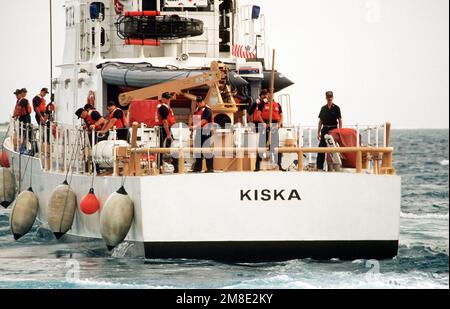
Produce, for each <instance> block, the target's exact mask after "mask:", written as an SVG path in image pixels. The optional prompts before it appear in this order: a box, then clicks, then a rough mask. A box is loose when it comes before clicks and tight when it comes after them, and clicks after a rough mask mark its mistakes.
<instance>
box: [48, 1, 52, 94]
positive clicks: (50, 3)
mask: <svg viewBox="0 0 450 309" xmlns="http://www.w3.org/2000/svg"><path fill="white" fill-rule="evenodd" d="M49 9H50V23H49V24H50V101H51V100H52V97H53V84H52V83H53V10H52V0H49Z"/></svg>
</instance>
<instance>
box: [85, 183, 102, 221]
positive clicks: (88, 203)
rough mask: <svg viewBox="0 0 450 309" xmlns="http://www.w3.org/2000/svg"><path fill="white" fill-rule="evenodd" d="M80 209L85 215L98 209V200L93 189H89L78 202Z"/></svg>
mask: <svg viewBox="0 0 450 309" xmlns="http://www.w3.org/2000/svg"><path fill="white" fill-rule="evenodd" d="M80 209H81V211H82V212H83V213H84V214H86V215H93V214H95V213H96V212H97V211H98V210H99V209H100V202H99V201H98V199H97V197H96V196H95V193H94V189H91V190H90V191H89V193H88V194H87V195H86V196H85V197H83V199H82V200H81V203H80Z"/></svg>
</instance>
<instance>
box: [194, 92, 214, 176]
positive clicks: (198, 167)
mask: <svg viewBox="0 0 450 309" xmlns="http://www.w3.org/2000/svg"><path fill="white" fill-rule="evenodd" d="M213 123H214V118H213V112H212V110H211V108H210V107H209V106H208V105H206V102H205V100H204V99H203V97H197V110H196V111H195V113H194V115H193V125H192V127H191V128H192V130H195V131H196V134H195V142H194V145H195V147H196V148H199V147H198V146H200V147H202V148H210V147H211V137H212V129H213ZM199 142H200V143H199ZM195 155H196V159H195V164H194V168H193V172H194V173H201V172H202V167H203V159H205V160H206V169H207V170H206V172H207V173H214V156H213V154H195Z"/></svg>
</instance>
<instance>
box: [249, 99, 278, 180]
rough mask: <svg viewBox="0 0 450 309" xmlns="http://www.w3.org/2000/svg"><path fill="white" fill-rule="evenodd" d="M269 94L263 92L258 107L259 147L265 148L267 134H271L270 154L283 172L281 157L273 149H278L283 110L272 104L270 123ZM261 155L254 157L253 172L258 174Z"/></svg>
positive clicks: (275, 103) (267, 138) (267, 139)
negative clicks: (254, 166)
mask: <svg viewBox="0 0 450 309" xmlns="http://www.w3.org/2000/svg"><path fill="white" fill-rule="evenodd" d="M269 96H270V94H269V93H268V92H263V93H262V94H261V97H262V100H261V103H260V104H259V105H258V117H257V119H258V124H257V126H258V128H259V129H258V131H259V147H260V148H262V147H265V146H267V143H268V141H269V134H271V145H269V146H270V153H271V155H274V156H275V158H276V161H277V164H278V167H279V169H280V170H281V171H284V169H283V167H282V166H281V162H282V159H283V156H282V155H281V154H278V153H275V148H278V147H279V143H280V135H279V132H278V130H279V129H280V128H281V127H282V126H283V109H282V107H281V104H280V103H278V102H275V101H273V100H272V101H273V102H272V123H270V118H271V117H270V101H271V100H270V97H269ZM261 161H262V157H261V154H258V156H257V157H256V169H255V172H259V171H260V169H261Z"/></svg>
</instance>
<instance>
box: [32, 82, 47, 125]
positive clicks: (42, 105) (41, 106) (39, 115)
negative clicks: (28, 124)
mask: <svg viewBox="0 0 450 309" xmlns="http://www.w3.org/2000/svg"><path fill="white" fill-rule="evenodd" d="M47 94H48V89H47V88H42V89H41V91H40V92H39V94H38V95H37V96H35V97H34V98H33V109H34V112H35V113H36V114H35V119H36V122H37V124H38V126H39V125H45V123H46V119H45V111H46V109H47V102H46V101H45V96H46V95H47Z"/></svg>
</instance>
